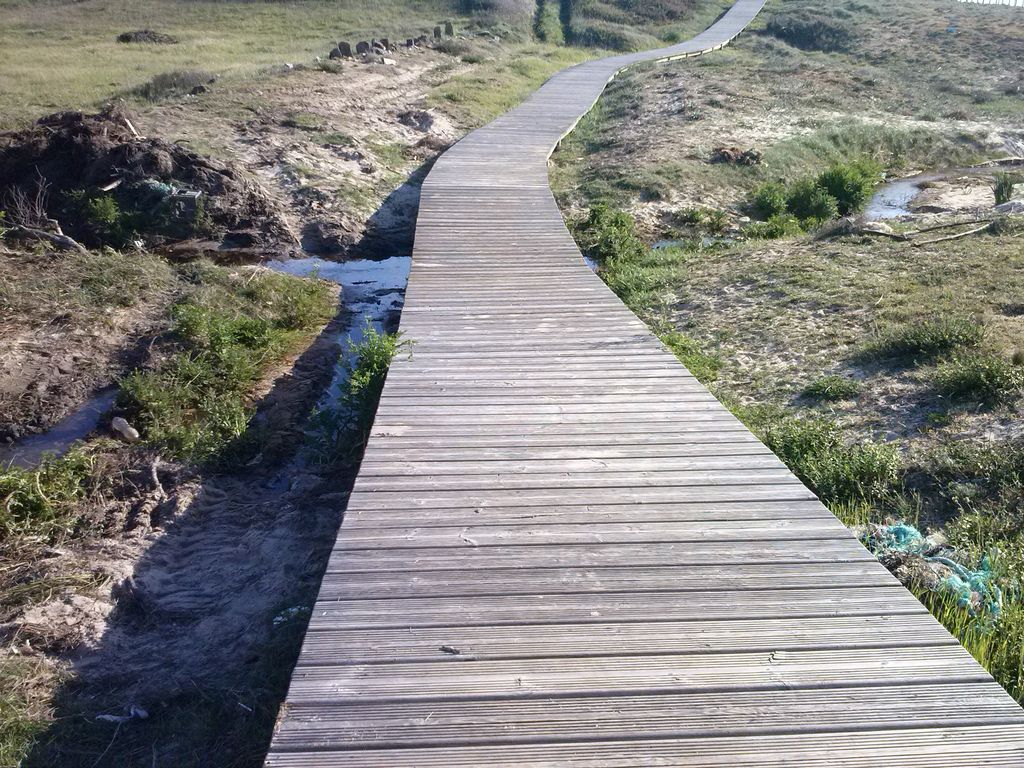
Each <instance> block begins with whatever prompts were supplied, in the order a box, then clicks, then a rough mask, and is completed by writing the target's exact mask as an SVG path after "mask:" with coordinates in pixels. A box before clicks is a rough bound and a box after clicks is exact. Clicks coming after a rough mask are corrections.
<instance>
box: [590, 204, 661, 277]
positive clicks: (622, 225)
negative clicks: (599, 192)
mask: <svg viewBox="0 0 1024 768" xmlns="http://www.w3.org/2000/svg"><path fill="white" fill-rule="evenodd" d="M582 240H583V247H584V250H586V251H587V253H588V255H589V256H591V258H593V259H594V260H596V261H598V262H599V263H602V264H610V263H612V262H615V261H620V262H621V261H630V260H632V259H635V258H639V257H641V256H643V254H644V253H646V251H647V247H646V246H645V245H644V244H643V241H641V240H640V238H639V237H637V234H636V221H634V219H633V217H632V216H630V215H629V214H628V213H625V212H624V211H613V210H611V209H610V208H608V206H606V205H603V204H600V203H599V204H597V205H595V206H593V207H592V208H591V209H590V214H589V215H588V217H587V220H586V222H585V223H584V225H583V231H582Z"/></svg>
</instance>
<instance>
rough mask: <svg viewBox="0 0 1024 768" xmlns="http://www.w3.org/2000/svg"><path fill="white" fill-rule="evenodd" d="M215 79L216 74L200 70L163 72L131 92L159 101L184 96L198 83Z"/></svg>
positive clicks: (207, 82)
mask: <svg viewBox="0 0 1024 768" xmlns="http://www.w3.org/2000/svg"><path fill="white" fill-rule="evenodd" d="M215 79H216V75H213V74H211V73H210V72H204V71H202V70H193V69H183V70H176V71H174V72H164V73H162V74H159V75H157V76H156V77H154V78H153V79H152V80H150V81H149V82H148V83H143V84H142V85H140V86H138V87H137V88H135V89H134V90H133V91H132V94H133V95H135V96H138V97H140V98H143V99H146V100H147V101H159V100H160V99H166V98H170V97H172V96H184V95H186V94H188V93H190V92H191V91H192V90H193V89H194V88H197V87H199V86H200V85H209V84H210V83H212V82H213V81H214V80H215Z"/></svg>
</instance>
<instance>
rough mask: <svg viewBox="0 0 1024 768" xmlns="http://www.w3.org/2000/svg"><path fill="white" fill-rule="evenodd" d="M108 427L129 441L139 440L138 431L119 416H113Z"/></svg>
mask: <svg viewBox="0 0 1024 768" xmlns="http://www.w3.org/2000/svg"><path fill="white" fill-rule="evenodd" d="M110 428H111V429H112V430H113V431H114V432H116V433H117V434H119V435H120V436H121V437H123V438H124V439H125V441H126V442H129V443H137V442H139V431H138V430H137V429H135V427H133V426H132V425H131V424H129V423H128V422H127V421H125V420H124V419H123V418H121V417H120V416H115V417H114V418H113V419H112V420H111V422H110Z"/></svg>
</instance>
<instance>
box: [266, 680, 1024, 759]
mask: <svg viewBox="0 0 1024 768" xmlns="http://www.w3.org/2000/svg"><path fill="white" fill-rule="evenodd" d="M951 701H955V702H956V703H957V706H955V707H951V706H950V702H951ZM711 722H713V723H715V730H716V731H717V732H718V733H737V734H738V733H758V734H771V733H793V732H794V731H797V732H802V733H808V732H820V731H826V730H831V731H839V730H847V729H861V730H866V731H877V730H879V729H884V728H885V727H887V726H889V725H891V724H892V723H893V722H897V723H899V722H915V723H919V724H920V723H927V724H928V725H930V726H932V727H956V726H970V725H974V724H976V723H978V722H987V723H991V722H1005V723H1014V724H1020V723H1021V722H1024V717H1022V713H1021V710H1020V708H1019V707H1016V706H1014V705H1013V704H1012V702H1008V701H1007V700H1006V699H1005V698H1002V697H998V696H994V695H993V691H992V688H991V686H988V685H984V684H977V683H964V684H960V685H942V684H935V685H902V686H900V685H893V686H885V687H872V688H841V689H826V690H814V689H810V690H809V689H799V690H788V691H787V690H784V691H778V692H776V693H775V694H773V696H771V697H765V696H764V695H763V694H761V693H759V692H755V693H749V692H741V691H727V692H712V693H700V694H673V695H665V696H623V697H620V698H618V699H617V700H616V704H615V706H613V707H608V706H603V705H602V703H601V702H600V701H599V700H598V701H595V700H594V699H593V698H583V697H580V698H565V697H562V698H558V699H543V698H542V699H536V700H525V701H524V700H515V701H506V700H501V701H474V702H471V703H461V702H436V701H430V702H415V701H414V702H402V703H388V704H361V703H344V704H328V705H323V704H312V705H308V706H302V707H300V708H299V710H298V711H297V712H296V713H295V715H294V717H293V718H291V719H290V720H289V721H288V722H287V723H286V725H285V728H284V729H283V730H282V733H281V734H280V738H281V744H282V746H284V747H299V748H301V747H303V746H307V747H309V746H315V747H317V748H320V749H339V748H367V747H373V746H385V745H386V747H387V748H402V747H406V748H408V747H429V746H432V745H437V746H440V745H445V746H467V745H474V744H515V743H524V742H536V741H538V740H540V739H544V740H550V741H556V742H557V741H566V740H576V741H587V740H593V739H594V738H595V736H598V735H599V736H600V737H601V739H602V740H619V739H622V740H629V739H632V738H633V737H634V735H635V734H636V733H638V732H640V733H644V734H646V735H647V736H649V737H655V738H693V737H700V736H705V735H707V733H708V730H709V728H708V723H711Z"/></svg>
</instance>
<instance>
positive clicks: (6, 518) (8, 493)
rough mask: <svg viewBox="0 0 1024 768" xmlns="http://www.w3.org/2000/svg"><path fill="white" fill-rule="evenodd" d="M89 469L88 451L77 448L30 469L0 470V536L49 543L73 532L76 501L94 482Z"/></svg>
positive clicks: (76, 514) (91, 461) (90, 455)
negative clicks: (27, 537)
mask: <svg viewBox="0 0 1024 768" xmlns="http://www.w3.org/2000/svg"><path fill="white" fill-rule="evenodd" d="M93 468H94V457H93V456H92V454H91V453H90V452H88V451H86V450H84V449H78V450H74V451H71V452H70V453H68V454H66V455H65V456H63V457H62V458H59V459H47V460H45V461H44V462H43V463H42V464H41V465H40V466H39V467H37V468H35V469H32V470H28V469H19V468H17V467H8V468H6V469H0V539H9V538H11V537H15V536H31V537H38V538H40V539H42V540H44V541H51V542H53V541H59V540H60V539H61V538H63V537H64V536H67V535H69V534H72V533H74V531H75V528H76V526H77V525H78V520H79V511H78V502H79V501H81V500H82V499H83V498H85V497H86V496H87V495H88V494H89V492H90V489H91V488H92V487H93V486H94V485H95V483H96V479H95V478H94V477H93Z"/></svg>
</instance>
